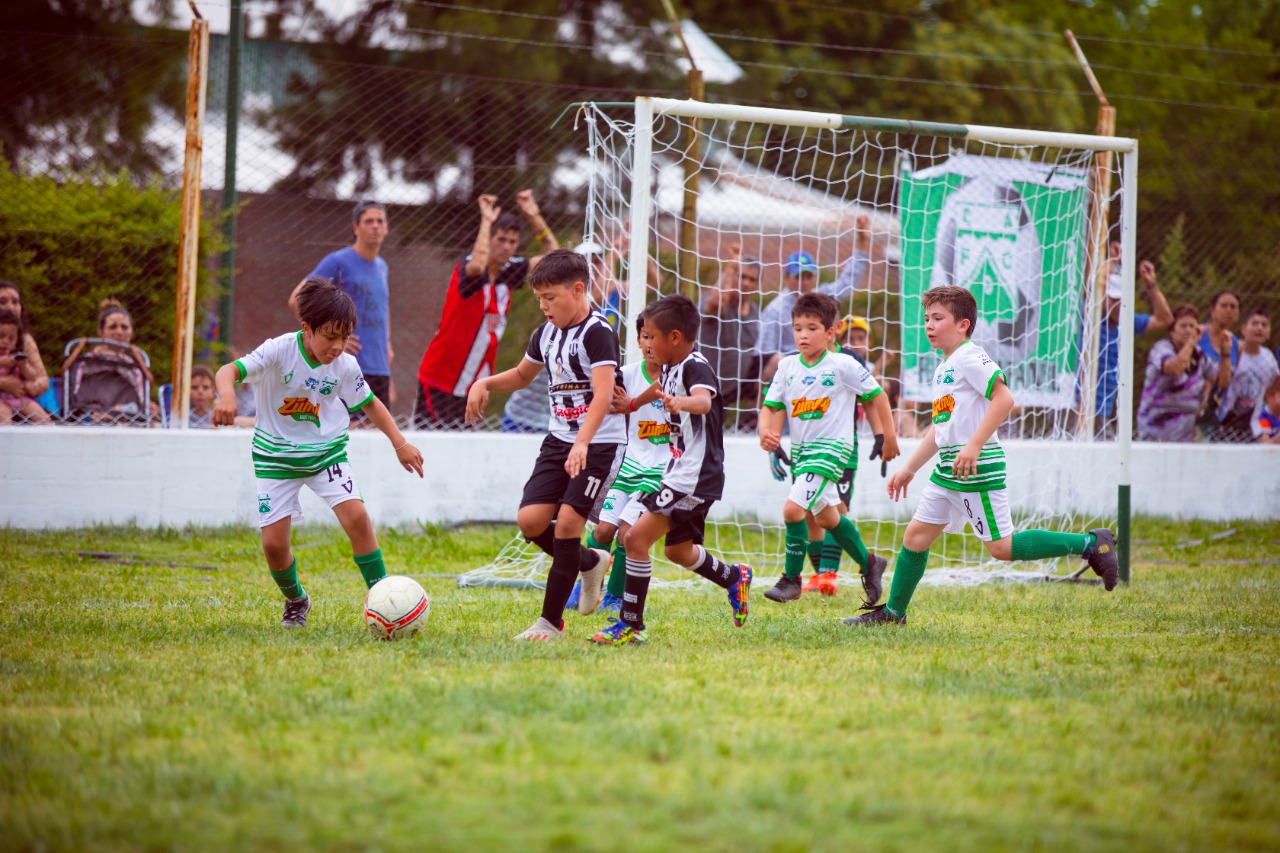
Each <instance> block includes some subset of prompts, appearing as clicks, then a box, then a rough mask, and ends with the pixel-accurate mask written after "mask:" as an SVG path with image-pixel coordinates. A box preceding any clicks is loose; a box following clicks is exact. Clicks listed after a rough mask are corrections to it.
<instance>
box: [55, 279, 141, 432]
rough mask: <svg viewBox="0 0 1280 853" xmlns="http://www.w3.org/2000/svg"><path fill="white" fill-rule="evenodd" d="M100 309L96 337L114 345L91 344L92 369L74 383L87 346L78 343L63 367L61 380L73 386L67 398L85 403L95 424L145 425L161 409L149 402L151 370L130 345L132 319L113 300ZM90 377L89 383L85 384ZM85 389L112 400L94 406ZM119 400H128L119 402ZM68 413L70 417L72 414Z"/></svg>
mask: <svg viewBox="0 0 1280 853" xmlns="http://www.w3.org/2000/svg"><path fill="white" fill-rule="evenodd" d="M99 308H100V311H99V314H98V337H100V338H102V339H103V340H105V341H113V342H115V343H114V344H106V343H100V344H96V345H94V347H93V348H92V349H91V350H90V352H91V353H92V354H93V359H94V362H95V365H94V369H93V370H92V371H83V370H82V371H81V373H80V376H79V378H76V379H75V380H74V381H73V378H72V374H71V373H70V371H71V369H72V367H73V365H75V364H76V362H77V361H78V360H79V359H80V357H81V355H82V353H83V352H84V349H85V346H86V341H85V340H84V339H81V340H80V341H79V343H78V344H77V345H76V347H75V349H73V350H72V351H71V354H70V355H69V356H67V360H66V361H65V362H64V363H63V365H62V372H63V381H64V382H67V383H71V385H72V388H71V389H70V393H69V394H68V398H69V399H71V400H72V403H73V405H74V403H75V402H76V401H77V400H79V401H80V402H83V403H85V404H86V408H87V410H88V411H89V415H90V418H91V419H92V420H94V421H99V422H119V421H129V420H135V419H136V420H137V421H139V422H142V423H146V422H148V420H149V419H150V418H154V417H157V416H158V415H159V413H160V407H159V405H158V404H157V403H156V402H155V401H154V400H149V399H148V396H149V394H148V386H149V385H150V384H151V381H152V380H151V369H150V368H149V367H148V366H147V358H146V356H145V355H144V354H143V352H142V350H140V349H139V348H138V347H136V346H134V344H133V318H131V317H130V316H129V312H128V311H126V310H125V309H124V306H122V305H121V304H120V303H119V302H117V301H116V300H114V299H104V300H102V302H101V303H99ZM113 365H114V368H113ZM90 378H91V379H92V381H85V380H87V379H90ZM88 387H93V388H95V389H97V390H98V391H104V392H106V394H107V396H109V397H110V398H111V399H109V400H108V399H101V400H98V401H97V404H96V405H95V402H94V399H90V398H92V397H94V396H95V395H94V393H90V392H89V391H88V390H86V389H87V388H88ZM82 391H83V392H84V393H81V392H82ZM122 397H127V398H128V399H127V400H125V402H120V399H121V398H122ZM144 412H145V413H144ZM67 414H68V415H69V416H70V415H73V414H74V413H72V412H67Z"/></svg>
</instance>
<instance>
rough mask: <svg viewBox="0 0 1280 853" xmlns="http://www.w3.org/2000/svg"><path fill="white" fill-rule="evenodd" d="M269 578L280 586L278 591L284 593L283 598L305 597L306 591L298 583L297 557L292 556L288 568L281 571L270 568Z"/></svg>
mask: <svg viewBox="0 0 1280 853" xmlns="http://www.w3.org/2000/svg"><path fill="white" fill-rule="evenodd" d="M267 568H268V569H270V570H271V579H272V580H273V581H275V582H276V586H278V587H280V591H281V592H283V593H284V597H285V598H306V597H307V591H306V590H305V589H303V588H302V584H300V583H298V558H297V557H294V558H293V562H292V563H290V564H289V568H287V569H285V570H284V571H282V572H277V571H276V570H275V569H271V567H270V566H268V567H267Z"/></svg>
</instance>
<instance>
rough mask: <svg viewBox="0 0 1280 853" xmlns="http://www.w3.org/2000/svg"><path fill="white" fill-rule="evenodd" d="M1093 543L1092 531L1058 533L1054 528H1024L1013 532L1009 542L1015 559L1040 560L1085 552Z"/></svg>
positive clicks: (1012, 557)
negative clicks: (1019, 531)
mask: <svg viewBox="0 0 1280 853" xmlns="http://www.w3.org/2000/svg"><path fill="white" fill-rule="evenodd" d="M1092 544H1093V534H1092V533H1057V532H1054V531H1052V530H1024V531H1022V532H1021V533H1015V534H1013V541H1012V542H1011V543H1009V550H1010V552H1011V556H1010V559H1013V560H1039V559H1041V558H1043V557H1065V556H1067V555H1069V554H1083V553H1084V552H1085V549H1087V548H1088V547H1089V546H1090V545H1092Z"/></svg>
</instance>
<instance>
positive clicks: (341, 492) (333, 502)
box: [257, 462, 364, 527]
mask: <svg viewBox="0 0 1280 853" xmlns="http://www.w3.org/2000/svg"><path fill="white" fill-rule="evenodd" d="M257 482H258V526H259V527H266V526H267V525H268V524H275V523H276V522H277V521H279V520H280V519H282V518H286V517H288V518H293V519H295V520H297V519H299V518H302V502H301V501H300V500H299V499H298V497H299V494H300V493H301V491H302V487H303V486H308V487H309V488H310V489H311V491H313V492H315V493H316V495H318V496H319V497H320V499H321V500H323V501H324V502H325V503H327V504H328V505H329V506H330V507H331V508H332V507H335V506H337V505H338V504H340V503H346V502H347V501H362V500H364V498H363V497H362V496H361V494H360V487H359V486H357V485H356V481H355V478H354V477H353V476H352V474H351V463H350V462H339V463H338V464H337V465H330V466H329V467H328V468H326V469H324V470H323V471H321V472H320V473H319V474H312V475H311V476H310V477H299V478H297V479H293V480H266V479H263V478H261V477H259V478H258V479H257Z"/></svg>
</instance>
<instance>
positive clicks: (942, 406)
mask: <svg viewBox="0 0 1280 853" xmlns="http://www.w3.org/2000/svg"><path fill="white" fill-rule="evenodd" d="M955 410H956V398H955V397H952V396H951V395H950V394H948V395H946V396H945V397H939V398H938V399H936V400H934V401H933V422H934V423H935V424H945V423H946V422H947V421H949V420H951V413H952V412H954V411H955Z"/></svg>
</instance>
